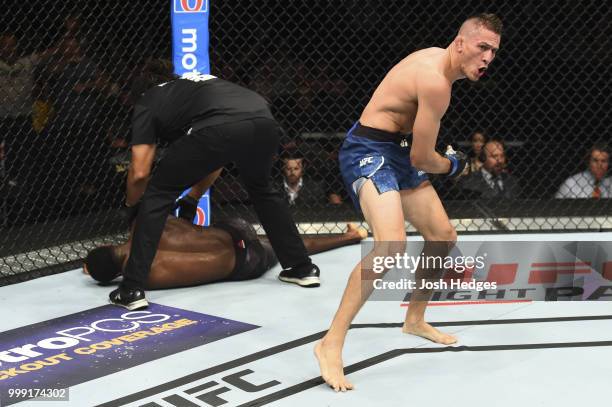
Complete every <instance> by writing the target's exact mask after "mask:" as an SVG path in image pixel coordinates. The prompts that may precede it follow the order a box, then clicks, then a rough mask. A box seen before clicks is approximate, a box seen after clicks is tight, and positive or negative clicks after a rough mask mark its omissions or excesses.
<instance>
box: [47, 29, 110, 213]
mask: <svg viewBox="0 0 612 407" xmlns="http://www.w3.org/2000/svg"><path fill="white" fill-rule="evenodd" d="M37 74H38V75H37V79H38V82H39V86H40V89H41V93H42V94H43V95H44V96H43V97H42V98H43V99H45V100H48V101H49V102H50V104H51V105H52V106H53V110H54V112H55V113H54V116H53V118H52V119H51V122H50V124H49V127H48V129H47V135H46V137H45V138H44V146H43V150H42V156H43V157H44V158H46V161H47V162H46V163H45V164H44V165H43V167H42V169H41V172H42V179H41V181H42V182H44V183H45V184H47V185H53V188H52V190H53V191H54V192H53V193H54V194H55V195H59V196H62V197H64V199H63V200H60V201H57V199H52V197H51V196H49V197H47V198H46V199H45V198H43V200H47V201H49V202H55V201H57V210H58V211H63V212H66V211H70V212H71V213H72V207H75V209H76V207H77V206H83V205H79V204H78V203H76V202H75V203H74V204H72V201H70V200H71V199H75V198H77V197H79V198H83V199H90V200H91V199H93V198H94V197H95V195H96V194H97V193H98V191H99V189H100V188H101V187H102V186H103V184H105V183H106V182H107V181H108V179H109V178H108V174H109V173H110V172H111V170H112V168H111V167H110V166H109V164H108V158H110V156H111V154H112V150H111V149H110V146H109V145H108V142H107V140H106V139H107V137H108V134H107V132H108V127H109V124H108V123H109V120H108V116H107V115H110V114H112V113H110V112H109V111H108V106H109V105H110V104H111V99H117V100H118V98H119V90H120V89H119V87H118V86H117V85H116V84H114V83H113V82H112V81H111V80H110V78H109V76H108V75H106V74H105V73H104V72H103V71H102V70H101V69H99V67H98V65H97V64H96V63H95V62H94V61H92V60H91V59H89V58H88V57H87V56H86V55H85V53H84V50H83V49H82V46H81V43H80V41H79V40H78V39H77V38H74V37H62V38H61V39H60V40H59V42H58V45H57V52H56V53H54V54H53V55H52V56H51V57H50V58H46V59H45V60H44V61H41V63H40V64H39V69H38V72H37ZM77 157H78V159H77ZM83 161H85V162H88V163H89V165H87V166H86V167H81V163H82V162H83ZM47 193H49V194H50V189H49V192H47ZM68 202H70V205H68V204H67V203H68Z"/></svg>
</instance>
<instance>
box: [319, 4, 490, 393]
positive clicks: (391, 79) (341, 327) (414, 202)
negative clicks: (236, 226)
mask: <svg viewBox="0 0 612 407" xmlns="http://www.w3.org/2000/svg"><path fill="white" fill-rule="evenodd" d="M501 30H502V22H501V20H500V19H499V18H498V17H497V16H495V15H493V14H479V15H476V16H473V17H470V18H468V19H467V20H465V22H464V23H463V24H462V25H461V28H460V29H459V32H458V34H457V36H456V37H455V39H454V40H453V41H452V43H451V44H450V45H449V46H448V47H447V48H445V49H443V48H427V49H423V50H420V51H417V52H414V53H412V54H410V55H408V56H407V57H406V58H404V59H403V60H402V61H400V62H399V63H398V64H397V65H396V66H395V67H393V68H392V69H391V70H390V71H389V72H388V73H387V75H386V77H385V78H384V79H383V81H382V82H381V83H380V85H379V86H378V88H377V89H376V91H375V92H374V95H373V96H372V98H371V99H370V102H369V103H368V105H367V106H366V108H365V110H364V111H363V113H362V115H361V117H360V118H359V121H358V122H357V123H356V124H355V125H354V126H353V127H352V128H351V129H350V130H349V132H348V135H347V138H346V139H345V141H344V144H343V146H342V149H341V150H340V156H339V159H340V169H341V172H342V177H343V179H344V182H345V184H346V187H347V190H348V191H350V192H351V195H352V199H353V202H354V204H355V206H356V207H357V208H360V209H361V210H362V212H363V214H364V217H365V219H366V221H367V222H368V224H369V225H370V230H371V231H372V232H373V235H374V240H375V242H376V244H375V248H374V251H377V250H379V251H380V250H382V252H384V253H385V254H386V255H390V256H393V255H394V254H396V253H401V252H403V251H404V249H405V245H406V232H405V229H404V221H405V220H407V221H408V222H410V223H411V224H412V225H413V226H414V227H415V228H416V229H417V230H418V231H419V233H421V234H422V235H423V238H424V240H425V242H426V243H425V249H424V254H425V255H440V254H441V255H443V256H444V255H445V253H439V251H440V250H439V247H440V244H435V243H431V242H443V245H444V247H445V248H444V250H445V251H446V253H448V250H449V249H450V246H451V245H452V244H453V242H454V241H455V240H456V232H455V230H454V228H453V226H452V225H451V224H450V222H449V219H448V216H447V214H446V211H445V210H444V207H443V206H442V203H441V202H440V198H439V197H438V195H437V193H436V191H435V190H434V188H433V187H432V185H431V183H430V182H429V181H428V178H427V175H426V174H427V173H431V174H446V175H448V176H450V177H455V176H459V175H460V174H461V173H462V172H463V170H464V168H465V165H466V156H465V155H464V154H462V153H460V152H454V151H452V149H450V150H448V151H447V152H446V154H445V155H441V154H439V153H437V152H436V150H435V146H436V140H437V137H438V131H439V128H440V120H441V119H442V116H443V115H444V113H445V112H446V110H447V108H448V105H449V102H450V97H451V88H452V85H453V82H455V81H456V80H458V79H463V78H468V79H469V80H471V81H477V80H478V79H479V78H480V77H481V76H482V75H483V74H484V72H485V71H486V69H487V68H488V66H489V64H490V63H491V61H493V59H494V58H495V54H496V52H497V50H498V49H499V43H500V35H501ZM409 132H412V139H411V140H410V139H409V138H408V135H407V133H409ZM427 242H430V243H429V245H428V243H427ZM428 249H429V250H430V253H429V254H427V253H426V252H427V251H428ZM436 252H437V254H432V253H436ZM379 253H380V252H377V255H378V254H379ZM372 256H373V253H370V254H368V255H367V256H366V257H365V258H364V259H362V261H361V262H359V263H358V264H357V266H355V268H354V269H353V271H352V273H351V275H350V277H349V280H348V284H347V287H346V289H345V291H344V295H343V297H342V301H341V303H340V306H339V308H338V311H337V312H336V315H335V317H334V319H333V321H332V324H331V326H330V328H329V331H328V332H327V334H326V335H325V336H324V337H323V339H322V340H321V341H320V342H318V343H317V345H316V347H315V355H316V357H317V359H318V361H319V367H320V369H321V376H322V377H323V379H324V380H325V382H326V383H327V384H328V385H329V386H331V387H332V388H333V389H334V390H335V391H339V390H341V391H346V390H350V389H352V388H353V385H352V384H351V383H350V382H349V381H348V380H347V379H346V378H345V376H344V372H343V362H342V348H343V346H344V340H345V337H346V334H347V331H348V329H349V326H350V324H351V321H352V320H353V318H354V317H355V315H356V314H357V312H358V311H359V309H360V308H361V306H362V305H363V304H364V302H365V300H366V299H367V297H368V296H369V294H370V293H371V291H372V287H371V285H370V286H369V288H368V289H369V291H368V289H367V290H366V292H365V293H364V292H363V291H362V278H361V277H362V272H367V271H368V270H370V269H371V264H372V261H371V258H372ZM421 275H423V274H422V270H421ZM416 277H417V279H418V278H419V270H417V276H416ZM415 291H419V290H415ZM418 294H420V295H418V296H414V295H413V296H412V297H411V300H410V305H409V307H408V311H407V313H406V319H405V322H404V326H403V332H405V333H410V334H414V335H419V336H422V337H424V338H427V339H429V340H431V341H433V342H437V343H441V344H446V345H448V344H452V343H454V342H456V339H455V338H454V337H453V336H451V335H448V334H445V333H442V332H440V331H438V330H437V329H435V328H434V327H432V326H431V325H430V324H428V323H427V322H425V308H426V306H427V300H428V299H429V298H430V293H428V292H426V291H425V292H420V293H418Z"/></svg>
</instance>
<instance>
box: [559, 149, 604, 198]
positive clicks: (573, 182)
mask: <svg viewBox="0 0 612 407" xmlns="http://www.w3.org/2000/svg"><path fill="white" fill-rule="evenodd" d="M586 161H587V166H588V168H587V169H586V170H585V171H582V172H579V173H578V174H574V175H572V176H571V177H569V178H568V179H566V180H565V181H564V182H563V183H562V184H561V186H560V187H559V190H558V191H557V193H556V195H555V198H593V199H599V198H612V177H606V174H607V172H608V166H609V164H610V153H609V150H608V147H607V146H606V145H605V144H603V143H597V144H595V145H593V147H591V148H590V150H589V152H588V154H587V157H586Z"/></svg>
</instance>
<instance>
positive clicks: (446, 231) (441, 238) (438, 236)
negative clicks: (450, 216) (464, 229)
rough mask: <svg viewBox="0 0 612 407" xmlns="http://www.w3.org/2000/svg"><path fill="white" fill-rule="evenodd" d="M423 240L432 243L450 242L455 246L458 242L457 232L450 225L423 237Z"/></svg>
mask: <svg viewBox="0 0 612 407" xmlns="http://www.w3.org/2000/svg"><path fill="white" fill-rule="evenodd" d="M423 238H424V239H425V240H428V241H432V242H449V244H453V245H454V244H455V242H456V241H457V231H456V230H455V228H454V227H453V225H451V224H450V223H448V224H446V225H444V226H442V227H440V228H438V229H436V230H435V231H431V232H429V233H427V234H424V235H423Z"/></svg>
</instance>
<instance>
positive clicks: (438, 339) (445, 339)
mask: <svg viewBox="0 0 612 407" xmlns="http://www.w3.org/2000/svg"><path fill="white" fill-rule="evenodd" d="M402 332H404V333H405V334H411V335H416V336H420V337H423V338H425V339H429V340H430V341H432V342H435V343H441V344H442V345H452V344H453V343H455V342H457V338H455V337H454V336H452V335H449V334H445V333H443V332H440V331H438V330H437V329H436V328H434V327H433V326H431V325H429V324H428V323H427V322H425V321H419V322H415V323H408V322H404V326H403V327H402Z"/></svg>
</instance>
